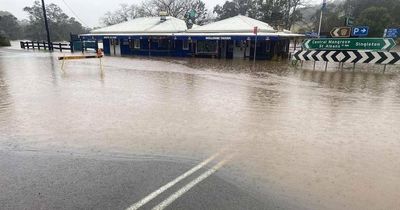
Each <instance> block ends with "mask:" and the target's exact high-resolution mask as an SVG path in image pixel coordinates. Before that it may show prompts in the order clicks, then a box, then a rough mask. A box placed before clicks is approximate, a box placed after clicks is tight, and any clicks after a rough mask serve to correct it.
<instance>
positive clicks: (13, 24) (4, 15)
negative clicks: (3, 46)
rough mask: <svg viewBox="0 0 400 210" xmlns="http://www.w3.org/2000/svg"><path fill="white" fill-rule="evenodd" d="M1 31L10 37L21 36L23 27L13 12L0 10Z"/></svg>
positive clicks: (17, 37) (16, 37)
mask: <svg viewBox="0 0 400 210" xmlns="http://www.w3.org/2000/svg"><path fill="white" fill-rule="evenodd" d="M0 33H1V34H2V35H3V36H4V37H6V38H9V39H19V38H21V27H20V26H19V24H18V19H17V18H16V17H15V16H14V15H13V14H11V13H9V12H5V11H0Z"/></svg>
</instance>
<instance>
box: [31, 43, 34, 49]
mask: <svg viewBox="0 0 400 210" xmlns="http://www.w3.org/2000/svg"><path fill="white" fill-rule="evenodd" d="M31 43H32V49H35V43H34V42H33V41H31Z"/></svg>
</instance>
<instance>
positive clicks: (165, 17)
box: [158, 11, 168, 22]
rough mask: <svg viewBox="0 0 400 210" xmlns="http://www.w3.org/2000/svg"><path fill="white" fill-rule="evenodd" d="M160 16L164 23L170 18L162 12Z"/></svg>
mask: <svg viewBox="0 0 400 210" xmlns="http://www.w3.org/2000/svg"><path fill="white" fill-rule="evenodd" d="M158 15H160V21H162V22H164V21H166V20H167V16H168V13H167V12H165V11H161V12H159V13H158Z"/></svg>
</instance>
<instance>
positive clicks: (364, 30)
mask: <svg viewBox="0 0 400 210" xmlns="http://www.w3.org/2000/svg"><path fill="white" fill-rule="evenodd" d="M368 31H369V27H368V26H357V27H353V28H352V30H351V35H352V36H368Z"/></svg>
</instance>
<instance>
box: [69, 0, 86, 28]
mask: <svg viewBox="0 0 400 210" xmlns="http://www.w3.org/2000/svg"><path fill="white" fill-rule="evenodd" d="M62 1H63V2H64V4H65V6H67V8H68V9H69V11H70V12H71V13H72V14H73V15H74V16H75V17H76V19H78V20H79V21H81V22H82V23H83V24H84V25H86V26H87V27H89V25H88V24H87V23H86V22H85V21H83V20H82V19H81V18H80V17H79V16H78V15H77V14H76V13H75V12H74V10H73V9H72V8H71V7H70V6H69V5H68V4H67V2H65V0H62Z"/></svg>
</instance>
